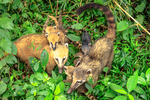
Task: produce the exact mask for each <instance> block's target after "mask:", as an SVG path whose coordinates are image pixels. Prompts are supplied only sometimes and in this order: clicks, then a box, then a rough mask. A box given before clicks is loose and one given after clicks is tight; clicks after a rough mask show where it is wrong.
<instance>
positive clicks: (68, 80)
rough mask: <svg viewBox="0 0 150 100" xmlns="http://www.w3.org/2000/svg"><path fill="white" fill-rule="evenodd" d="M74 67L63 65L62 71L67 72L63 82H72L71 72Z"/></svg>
mask: <svg viewBox="0 0 150 100" xmlns="http://www.w3.org/2000/svg"><path fill="white" fill-rule="evenodd" d="M74 68H75V67H73V66H64V71H65V73H66V74H67V78H66V80H64V81H63V82H70V83H71V82H72V74H73V71H74Z"/></svg>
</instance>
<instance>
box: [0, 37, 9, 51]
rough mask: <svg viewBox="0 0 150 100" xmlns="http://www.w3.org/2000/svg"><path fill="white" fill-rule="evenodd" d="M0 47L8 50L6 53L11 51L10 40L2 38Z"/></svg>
mask: <svg viewBox="0 0 150 100" xmlns="http://www.w3.org/2000/svg"><path fill="white" fill-rule="evenodd" d="M0 47H1V48H2V49H3V50H4V51H6V52H8V53H11V41H7V40H5V39H2V40H1V42H0Z"/></svg>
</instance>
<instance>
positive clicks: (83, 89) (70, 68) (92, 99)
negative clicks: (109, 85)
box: [63, 66, 96, 100]
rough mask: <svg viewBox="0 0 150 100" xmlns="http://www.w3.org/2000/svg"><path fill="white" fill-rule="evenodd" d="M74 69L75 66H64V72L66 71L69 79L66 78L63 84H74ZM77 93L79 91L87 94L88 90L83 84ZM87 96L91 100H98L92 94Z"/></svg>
mask: <svg viewBox="0 0 150 100" xmlns="http://www.w3.org/2000/svg"><path fill="white" fill-rule="evenodd" d="M74 69H75V67H73V66H64V71H65V73H66V74H67V78H66V80H64V81H63V82H69V83H71V82H72V75H73V71H74ZM77 91H78V92H79V93H84V94H85V93H87V92H88V90H87V88H86V87H85V83H84V84H82V85H81V86H79V87H78V88H77ZM86 96H87V97H88V98H89V99H90V100H96V99H95V97H94V96H93V95H91V94H88V95H86Z"/></svg>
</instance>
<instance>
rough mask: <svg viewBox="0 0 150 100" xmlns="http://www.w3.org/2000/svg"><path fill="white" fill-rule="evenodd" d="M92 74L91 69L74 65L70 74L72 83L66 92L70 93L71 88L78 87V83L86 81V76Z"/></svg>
mask: <svg viewBox="0 0 150 100" xmlns="http://www.w3.org/2000/svg"><path fill="white" fill-rule="evenodd" d="M91 75H92V69H82V68H80V67H75V69H74V72H73V75H72V78H73V80H72V84H71V86H70V88H69V89H68V91H67V93H71V92H72V91H73V90H75V89H76V88H78V87H79V86H80V85H82V84H83V83H85V82H86V81H87V78H88V77H89V76H91Z"/></svg>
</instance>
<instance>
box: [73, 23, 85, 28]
mask: <svg viewBox="0 0 150 100" xmlns="http://www.w3.org/2000/svg"><path fill="white" fill-rule="evenodd" d="M71 28H72V29H76V30H80V29H82V28H83V25H82V24H81V23H78V24H73V25H72V26H71Z"/></svg>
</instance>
